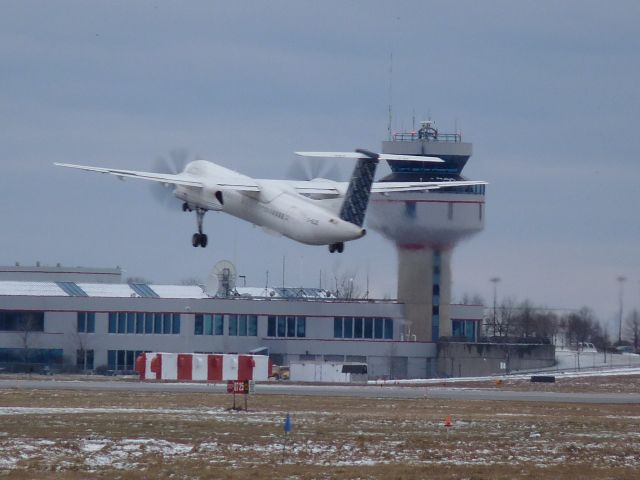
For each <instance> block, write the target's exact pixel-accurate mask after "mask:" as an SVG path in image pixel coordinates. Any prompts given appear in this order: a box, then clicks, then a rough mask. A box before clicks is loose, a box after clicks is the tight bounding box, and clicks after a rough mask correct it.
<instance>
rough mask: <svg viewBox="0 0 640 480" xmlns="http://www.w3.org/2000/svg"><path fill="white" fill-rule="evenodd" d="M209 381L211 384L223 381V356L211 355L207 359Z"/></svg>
mask: <svg viewBox="0 0 640 480" xmlns="http://www.w3.org/2000/svg"><path fill="white" fill-rule="evenodd" d="M207 380H208V381H210V382H219V381H220V380H222V355H209V356H208V357H207Z"/></svg>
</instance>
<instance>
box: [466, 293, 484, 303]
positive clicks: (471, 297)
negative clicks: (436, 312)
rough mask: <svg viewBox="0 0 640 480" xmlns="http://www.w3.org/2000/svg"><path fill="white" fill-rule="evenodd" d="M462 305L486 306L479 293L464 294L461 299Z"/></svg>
mask: <svg viewBox="0 0 640 480" xmlns="http://www.w3.org/2000/svg"><path fill="white" fill-rule="evenodd" d="M460 303H461V304H462V305H484V300H483V298H482V296H480V295H478V294H477V293H474V294H470V293H463V294H462V298H461V299H460Z"/></svg>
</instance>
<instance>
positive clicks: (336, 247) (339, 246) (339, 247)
mask: <svg viewBox="0 0 640 480" xmlns="http://www.w3.org/2000/svg"><path fill="white" fill-rule="evenodd" d="M329 252H330V253H334V252H338V253H342V252H344V242H338V243H332V244H331V245H329Z"/></svg>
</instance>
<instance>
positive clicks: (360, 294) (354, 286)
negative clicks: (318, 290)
mask: <svg viewBox="0 0 640 480" xmlns="http://www.w3.org/2000/svg"><path fill="white" fill-rule="evenodd" d="M334 279H335V282H336V291H335V294H336V297H337V298H345V299H354V298H364V296H365V293H364V291H363V289H362V287H361V286H360V285H359V284H358V282H357V280H356V274H355V273H353V272H345V273H342V274H340V275H335V277H334Z"/></svg>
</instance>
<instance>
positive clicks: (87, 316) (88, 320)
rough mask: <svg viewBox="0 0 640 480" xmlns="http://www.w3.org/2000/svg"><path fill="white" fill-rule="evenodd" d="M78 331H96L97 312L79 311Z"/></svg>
mask: <svg viewBox="0 0 640 480" xmlns="http://www.w3.org/2000/svg"><path fill="white" fill-rule="evenodd" d="M78 333H96V314H95V312H78Z"/></svg>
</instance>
